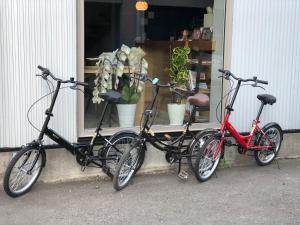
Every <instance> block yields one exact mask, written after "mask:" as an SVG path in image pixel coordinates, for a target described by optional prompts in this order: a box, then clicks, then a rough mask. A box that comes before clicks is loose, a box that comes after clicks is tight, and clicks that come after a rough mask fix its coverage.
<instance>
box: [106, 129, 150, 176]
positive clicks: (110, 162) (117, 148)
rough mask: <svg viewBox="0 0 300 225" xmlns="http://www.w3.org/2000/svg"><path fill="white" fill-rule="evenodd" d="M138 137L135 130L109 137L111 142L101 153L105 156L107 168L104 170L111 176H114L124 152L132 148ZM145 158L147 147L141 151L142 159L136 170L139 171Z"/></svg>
mask: <svg viewBox="0 0 300 225" xmlns="http://www.w3.org/2000/svg"><path fill="white" fill-rule="evenodd" d="M137 139H138V135H137V134H136V133H133V132H120V133H117V134H116V135H113V136H112V137H111V138H110V139H109V142H110V143H111V144H110V145H107V146H106V147H105V148H104V149H103V151H102V153H101V156H102V157H103V158H104V159H103V167H104V168H105V170H104V172H105V173H106V174H107V175H108V176H109V177H111V178H113V176H114V174H115V171H116V166H117V164H118V162H119V161H120V159H121V157H122V155H123V153H124V152H126V151H127V150H128V149H130V148H131V147H132V146H133V145H135V143H136V141H137ZM144 148H145V146H144ZM144 158H145V149H144V151H142V152H141V157H140V161H139V164H138V166H137V168H136V171H135V172H137V171H138V170H139V169H140V168H141V166H142V164H143V162H144Z"/></svg>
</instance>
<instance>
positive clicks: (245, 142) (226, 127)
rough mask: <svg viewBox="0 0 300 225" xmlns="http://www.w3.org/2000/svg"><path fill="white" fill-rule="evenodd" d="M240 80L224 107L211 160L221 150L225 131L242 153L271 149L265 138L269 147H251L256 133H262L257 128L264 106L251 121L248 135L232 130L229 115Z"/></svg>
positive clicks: (270, 144)
mask: <svg viewBox="0 0 300 225" xmlns="http://www.w3.org/2000/svg"><path fill="white" fill-rule="evenodd" d="M241 82H242V81H241V80H239V81H238V83H237V87H236V90H235V92H234V95H233V98H232V100H231V103H230V105H228V106H227V107H226V109H227V111H226V115H225V117H224V120H223V122H222V124H221V129H220V133H221V139H220V143H219V145H218V149H217V151H216V152H215V153H214V155H213V160H215V159H216V157H217V156H218V154H219V153H220V151H221V148H222V146H223V144H224V143H225V141H226V140H225V133H226V131H228V132H229V134H230V135H231V136H232V137H233V138H234V139H235V140H236V142H237V143H238V146H240V147H242V148H243V153H246V152H247V151H248V150H258V149H262V148H265V149H270V148H273V146H272V142H271V140H270V139H269V138H268V137H267V136H266V137H267V140H268V142H269V145H266V146H265V145H264V146H254V145H253V138H254V137H255V135H256V133H260V132H261V133H264V132H263V130H262V129H261V128H260V127H259V123H260V121H259V117H260V115H261V113H262V110H263V107H264V104H263V103H262V104H261V106H260V109H259V112H258V114H257V117H256V119H255V120H253V123H252V130H251V132H250V134H249V135H241V134H239V132H238V131H237V130H236V129H235V128H234V126H233V125H232V124H231V123H230V122H229V117H230V115H231V111H233V108H232V107H233V104H234V102H235V99H236V96H237V93H238V91H239V89H240V86H241Z"/></svg>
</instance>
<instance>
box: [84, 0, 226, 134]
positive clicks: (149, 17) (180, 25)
mask: <svg viewBox="0 0 300 225" xmlns="http://www.w3.org/2000/svg"><path fill="white" fill-rule="evenodd" d="M151 2H152V1H149V2H148V3H149V7H148V9H147V10H146V11H137V10H136V8H135V2H133V1H129V0H123V1H121V0H120V1H116V0H114V1H108V0H105V1H104V0H103V2H101V1H91V0H89V1H86V2H85V5H84V7H85V9H84V12H85V18H84V20H85V21H84V24H85V56H84V57H85V75H84V78H85V81H86V82H89V83H91V84H93V83H94V80H95V72H96V70H97V67H96V66H95V63H96V62H97V57H98V56H99V55H100V54H101V53H103V52H111V51H114V50H116V49H118V48H120V47H121V45H122V44H125V45H127V46H129V47H133V46H135V47H141V48H142V49H143V51H144V52H145V53H146V56H145V59H146V60H147V62H148V74H149V75H150V76H154V77H158V78H159V79H160V82H161V83H168V82H170V75H169V72H168V68H169V67H170V55H171V53H172V51H173V49H174V48H176V47H184V46H187V47H189V48H190V53H189V55H188V57H189V60H188V63H187V69H188V82H187V84H186V88H187V89H190V90H196V91H201V92H203V93H205V94H207V95H209V97H210V103H209V104H208V105H207V106H203V107H201V108H200V109H199V111H198V112H197V113H196V116H195V118H194V122H195V123H207V122H214V121H216V116H215V115H216V112H215V109H216V107H217V104H218V102H219V101H220V99H221V93H222V83H221V80H220V79H218V78H217V77H218V75H219V74H218V72H217V69H218V68H221V67H222V66H223V42H224V18H225V0H215V1H213V0H211V1H195V0H181V1H168V2H169V3H166V1H164V0H161V1H155V4H151ZM92 91H93V90H89V89H86V90H85V98H84V112H85V113H84V127H85V128H93V127H95V126H96V124H97V122H98V119H99V117H100V115H101V113H102V110H103V108H104V107H103V104H104V103H103V102H102V103H100V104H98V103H96V104H94V103H93V101H92V99H93V93H92ZM152 94H153V88H152V87H151V85H145V86H144V87H143V92H142V94H141V96H140V99H139V102H138V104H137V108H136V116H135V119H134V125H133V126H138V125H139V122H140V118H141V113H142V112H143V110H144V109H145V108H146V107H147V106H148V105H149V104H150V103H151V100H152ZM183 94H184V93H183ZM185 94H186V93H185ZM184 100H186V97H185V98H184V99H183V101H182V102H183V103H185V101H184ZM171 102H172V95H171V94H170V90H169V89H167V88H165V89H161V90H160V93H159V99H158V102H157V105H156V107H155V110H156V113H154V115H155V120H154V124H156V125H168V124H170V119H169V115H168V104H169V103H171ZM188 113H189V106H188V104H185V114H186V115H188ZM220 113H221V107H219V109H218V111H217V114H218V115H220ZM119 126H120V121H119V117H118V111H117V107H116V105H111V106H110V107H109V108H108V113H107V114H106V117H105V120H104V127H119Z"/></svg>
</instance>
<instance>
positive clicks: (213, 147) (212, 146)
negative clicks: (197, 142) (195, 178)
mask: <svg viewBox="0 0 300 225" xmlns="http://www.w3.org/2000/svg"><path fill="white" fill-rule="evenodd" d="M219 143H220V141H219V140H216V139H213V140H212V141H211V142H210V143H209V144H208V145H207V146H206V148H205V150H204V154H203V155H202V158H201V159H200V162H199V170H198V173H199V175H200V177H201V178H202V179H208V178H209V177H210V176H211V175H212V174H213V173H214V171H215V170H216V167H217V166H218V164H219V160H220V156H221V151H220V152H219V154H218V155H217V157H216V158H215V160H213V156H214V154H215V152H216V151H217V149H218V146H219ZM208 148H209V149H208Z"/></svg>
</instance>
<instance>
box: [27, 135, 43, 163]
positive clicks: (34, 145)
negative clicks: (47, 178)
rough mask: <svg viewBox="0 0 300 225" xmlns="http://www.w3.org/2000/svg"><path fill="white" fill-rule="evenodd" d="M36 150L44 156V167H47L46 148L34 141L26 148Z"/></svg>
mask: <svg viewBox="0 0 300 225" xmlns="http://www.w3.org/2000/svg"><path fill="white" fill-rule="evenodd" d="M26 147H27V148H35V149H37V150H39V152H40V153H41V155H42V167H45V166H46V151H45V148H44V146H39V145H38V143H37V142H36V141H32V142H30V143H28V144H27V146H25V148H26Z"/></svg>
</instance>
